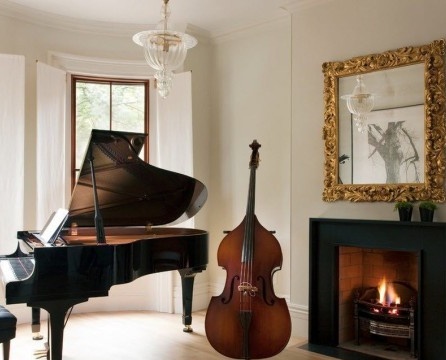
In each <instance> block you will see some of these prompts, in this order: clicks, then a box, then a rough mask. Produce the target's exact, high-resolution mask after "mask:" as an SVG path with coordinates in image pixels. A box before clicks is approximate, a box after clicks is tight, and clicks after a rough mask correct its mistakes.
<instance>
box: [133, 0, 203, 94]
mask: <svg viewBox="0 0 446 360" xmlns="http://www.w3.org/2000/svg"><path fill="white" fill-rule="evenodd" d="M168 3H169V0H163V5H162V7H161V17H162V18H161V21H160V22H159V23H158V25H157V27H156V29H155V30H146V31H141V32H139V33H137V34H135V35H134V36H133V41H134V42H135V43H136V44H138V45H139V46H142V47H143V48H144V57H145V59H146V61H147V63H148V64H149V66H150V67H152V68H153V69H154V70H155V71H156V73H155V79H156V81H157V84H156V86H157V89H158V93H159V94H160V96H161V97H162V98H163V99H165V98H167V96H168V95H169V93H170V89H171V88H172V77H173V71H174V70H176V69H178V68H179V67H180V66H181V65H182V64H183V62H184V60H185V59H186V55H187V50H188V49H191V48H193V47H194V46H195V45H197V39H195V38H194V37H193V36H190V35H188V34H185V33H182V32H180V31H173V30H171V29H170V27H169V23H168V21H169V16H170V8H169V4H168Z"/></svg>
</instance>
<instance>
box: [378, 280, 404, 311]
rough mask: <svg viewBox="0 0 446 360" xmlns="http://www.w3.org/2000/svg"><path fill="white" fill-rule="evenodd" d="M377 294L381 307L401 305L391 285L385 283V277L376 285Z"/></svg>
mask: <svg viewBox="0 0 446 360" xmlns="http://www.w3.org/2000/svg"><path fill="white" fill-rule="evenodd" d="M378 292H379V302H380V303H381V304H383V305H390V304H396V305H398V304H401V298H400V296H399V295H398V294H397V293H396V291H395V289H394V288H393V286H392V284H391V283H390V284H388V283H387V280H386V277H385V276H383V278H382V279H381V281H380V283H379V285H378Z"/></svg>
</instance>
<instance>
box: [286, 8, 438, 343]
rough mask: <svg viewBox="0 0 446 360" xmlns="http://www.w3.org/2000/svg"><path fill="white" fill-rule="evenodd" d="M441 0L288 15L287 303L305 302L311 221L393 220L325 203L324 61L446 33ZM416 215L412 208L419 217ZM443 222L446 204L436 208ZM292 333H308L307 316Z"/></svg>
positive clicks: (382, 209) (389, 211) (382, 208)
mask: <svg viewBox="0 0 446 360" xmlns="http://www.w3.org/2000/svg"><path fill="white" fill-rule="evenodd" d="M445 13H446V2H445V1H442V0H423V1H418V0H392V1H387V0H375V1H367V0H342V1H338V0H335V1H324V2H323V3H322V4H321V3H320V5H318V6H314V7H308V8H306V9H299V10H296V11H295V12H294V13H293V98H292V104H293V120H292V139H293V140H292V154H293V159H292V207H291V219H292V227H291V238H292V267H291V301H292V303H293V304H295V305H296V307H298V308H301V309H306V308H307V307H308V278H309V274H308V219H309V218H310V217H336V218H359V219H396V216H397V215H396V213H394V212H393V204H389V203H360V204H357V203H350V202H335V203H324V202H323V201H322V190H323V170H324V168H323V166H324V165H323V161H324V158H323V156H324V154H323V146H324V143H323V141H322V125H323V119H324V114H323V109H324V103H323V75H322V63H323V62H326V61H336V60H340V61H342V60H346V59H349V58H351V57H353V56H359V55H367V54H371V53H376V52H383V51H386V50H392V49H396V48H400V47H403V46H410V45H414V46H416V45H423V44H427V43H430V42H432V41H433V40H436V39H440V38H444V37H445V36H446V23H445V22H444V15H443V14H445ZM416 216H417V214H415V216H414V217H415V219H416ZM437 219H438V220H442V221H444V220H446V207H444V206H441V207H440V209H439V210H438V211H437ZM295 325H296V326H295V329H294V330H295V331H296V332H298V333H299V334H301V335H306V326H307V324H306V320H305V317H303V318H302V320H301V321H299V322H297V323H296V324H295Z"/></svg>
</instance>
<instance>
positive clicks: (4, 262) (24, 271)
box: [0, 257, 35, 283]
mask: <svg viewBox="0 0 446 360" xmlns="http://www.w3.org/2000/svg"><path fill="white" fill-rule="evenodd" d="M34 264H35V261H34V258H31V257H18V258H8V259H1V260H0V271H1V273H2V277H3V282H4V283H8V282H10V281H18V280H23V279H26V278H27V277H28V276H30V275H31V273H32V272H33V270H34Z"/></svg>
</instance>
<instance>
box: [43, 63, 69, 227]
mask: <svg viewBox="0 0 446 360" xmlns="http://www.w3.org/2000/svg"><path fill="white" fill-rule="evenodd" d="M66 88H67V85H66V73H65V71H63V70H60V69H56V68H54V67H51V66H49V65H46V64H44V63H41V62H37V146H36V148H37V151H36V166H37V170H36V176H37V204H36V209H37V211H36V213H37V214H36V221H37V226H38V228H39V229H41V228H42V226H43V225H44V224H45V222H46V221H47V219H48V218H49V216H50V215H51V213H52V212H53V211H55V210H57V209H58V208H61V207H62V208H63V207H66V199H65V191H66V186H65V184H66V176H65V174H66V162H65V158H66V156H65V139H66V126H65V124H66V117H65V116H66Z"/></svg>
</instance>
